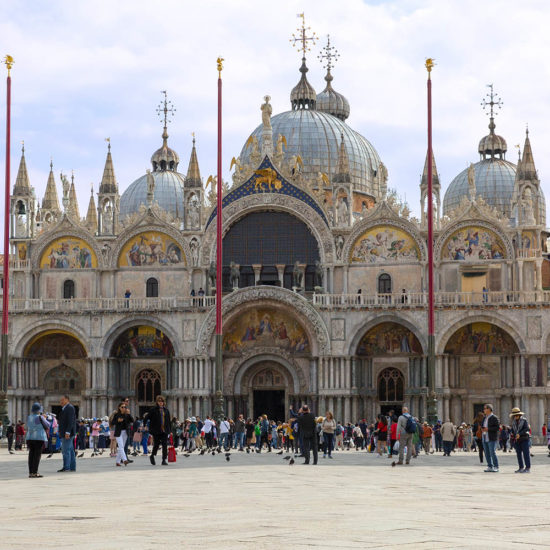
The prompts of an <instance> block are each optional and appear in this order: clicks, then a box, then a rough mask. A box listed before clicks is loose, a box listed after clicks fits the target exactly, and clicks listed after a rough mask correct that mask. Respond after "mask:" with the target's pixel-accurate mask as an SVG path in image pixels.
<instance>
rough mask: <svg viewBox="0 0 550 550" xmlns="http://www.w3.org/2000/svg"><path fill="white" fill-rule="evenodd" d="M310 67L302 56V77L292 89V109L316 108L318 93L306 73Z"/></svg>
mask: <svg viewBox="0 0 550 550" xmlns="http://www.w3.org/2000/svg"><path fill="white" fill-rule="evenodd" d="M308 71H309V69H308V68H307V67H306V58H305V57H302V66H301V67H300V72H301V73H302V77H301V78H300V81H299V82H298V84H296V86H294V88H292V91H291V92H290V104H291V106H292V110H294V111H295V110H297V109H304V108H305V109H315V102H316V100H317V93H316V92H315V89H314V88H313V86H312V85H311V84H310V83H309V81H308V79H307V77H306V73H307V72H308Z"/></svg>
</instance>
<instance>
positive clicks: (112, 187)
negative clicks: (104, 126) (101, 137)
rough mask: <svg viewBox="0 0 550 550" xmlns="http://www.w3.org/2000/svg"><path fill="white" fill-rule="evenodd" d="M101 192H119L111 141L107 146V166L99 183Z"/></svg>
mask: <svg viewBox="0 0 550 550" xmlns="http://www.w3.org/2000/svg"><path fill="white" fill-rule="evenodd" d="M99 193H100V194H105V193H106V194H116V193H118V185H117V182H116V177H115V169H114V167H113V157H112V156H111V142H110V140H109V146H108V147H107V158H106V160H105V168H104V169H103V177H102V178H101V184H100V185H99Z"/></svg>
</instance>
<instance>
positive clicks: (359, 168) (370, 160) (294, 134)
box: [240, 62, 381, 198]
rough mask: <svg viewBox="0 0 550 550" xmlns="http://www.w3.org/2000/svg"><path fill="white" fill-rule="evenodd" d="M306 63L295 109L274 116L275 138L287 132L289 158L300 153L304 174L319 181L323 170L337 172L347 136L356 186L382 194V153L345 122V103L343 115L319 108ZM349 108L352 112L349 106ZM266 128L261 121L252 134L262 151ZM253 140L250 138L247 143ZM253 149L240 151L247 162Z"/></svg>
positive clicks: (295, 93)
mask: <svg viewBox="0 0 550 550" xmlns="http://www.w3.org/2000/svg"><path fill="white" fill-rule="evenodd" d="M304 67H305V63H304V62H303V63H302V67H301V68H300V72H301V73H302V76H301V79H300V83H299V86H296V87H295V88H294V90H293V92H292V96H291V107H292V110H291V111H286V112H284V113H279V114H278V115H275V116H273V117H271V126H272V130H273V141H276V140H277V138H278V136H279V134H280V135H282V136H284V137H285V138H286V143H287V146H286V149H285V157H286V159H287V160H289V159H290V158H292V156H294V155H300V156H301V157H302V161H303V168H302V174H303V175H304V177H305V178H306V179H309V180H310V181H313V182H317V181H318V179H319V172H322V173H324V174H327V175H328V176H329V177H331V178H332V177H333V176H334V175H335V174H336V171H337V168H338V152H339V149H340V144H341V141H342V139H343V142H344V146H345V149H346V153H347V155H348V159H349V168H350V176H351V183H352V184H353V185H354V190H355V191H358V192H362V193H366V194H369V195H371V196H374V197H376V198H379V197H378V194H379V192H378V183H377V175H378V171H379V166H380V164H381V162H380V157H379V156H378V153H377V152H376V150H375V148H374V147H373V146H372V144H371V143H370V142H369V141H368V140H367V139H365V138H364V137H363V136H362V135H361V134H359V133H358V132H356V131H355V130H353V129H352V128H350V127H349V126H348V125H347V124H346V123H345V122H344V120H345V117H344V116H343V115H344V114H345V112H346V108H345V106H344V105H343V104H342V106H341V108H342V110H341V112H340V115H341V116H340V117H338V116H336V115H335V114H331V112H324V111H321V110H319V109H318V104H317V107H316V105H315V102H313V101H312V100H311V93H310V88H311V89H313V87H311V86H310V85H309V83H308V82H307V79H306V76H305V73H306V70H304ZM298 88H299V89H298ZM299 90H301V92H300V91H299ZM300 94H302V95H300ZM315 97H318V96H315ZM328 99H330V98H328ZM328 99H327V101H328ZM322 102H323V103H322V104H323V106H326V102H325V99H324V98H322ZM348 107H349V106H348ZM347 112H348V113H349V108H348V111H347ZM262 128H263V125H259V126H258V127H257V128H256V129H255V130H254V131H253V132H252V135H251V137H255V138H256V139H257V140H258V145H259V150H260V151H261V150H262ZM249 142H250V138H248V140H247V141H246V143H247V144H248V143H249ZM251 153H252V148H251V147H249V146H247V145H245V146H244V147H243V149H242V151H241V154H240V159H241V162H242V163H243V164H246V163H248V162H249V161H250V155H251Z"/></svg>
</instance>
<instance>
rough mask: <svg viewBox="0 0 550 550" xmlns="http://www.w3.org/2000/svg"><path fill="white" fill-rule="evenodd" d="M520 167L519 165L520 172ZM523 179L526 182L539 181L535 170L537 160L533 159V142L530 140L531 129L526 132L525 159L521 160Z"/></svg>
mask: <svg viewBox="0 0 550 550" xmlns="http://www.w3.org/2000/svg"><path fill="white" fill-rule="evenodd" d="M519 171H520V167H519V164H518V172H519ZM521 178H522V179H524V180H531V181H534V180H538V175H537V169H536V168H535V160H534V159H533V151H532V149H531V141H530V140H529V129H526V130H525V143H524V145H523V158H522V159H521Z"/></svg>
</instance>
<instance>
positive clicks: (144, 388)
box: [136, 369, 161, 405]
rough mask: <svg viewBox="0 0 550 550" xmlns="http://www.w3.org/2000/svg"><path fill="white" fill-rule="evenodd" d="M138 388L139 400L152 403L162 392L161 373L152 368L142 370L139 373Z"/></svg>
mask: <svg viewBox="0 0 550 550" xmlns="http://www.w3.org/2000/svg"><path fill="white" fill-rule="evenodd" d="M136 389H137V391H136V393H137V399H138V402H139V403H149V404H151V405H152V404H153V403H154V402H155V399H156V398H157V396H158V395H160V394H161V387H160V375H159V373H158V372H156V371H154V370H151V369H145V370H142V371H141V372H140V373H139V374H138V378H137V388H136Z"/></svg>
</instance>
